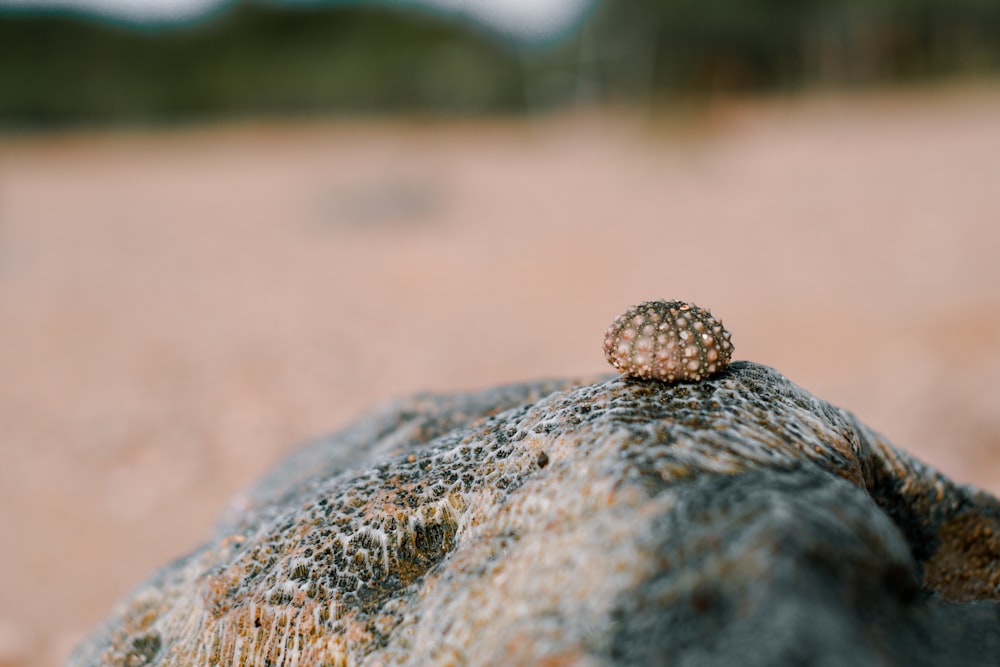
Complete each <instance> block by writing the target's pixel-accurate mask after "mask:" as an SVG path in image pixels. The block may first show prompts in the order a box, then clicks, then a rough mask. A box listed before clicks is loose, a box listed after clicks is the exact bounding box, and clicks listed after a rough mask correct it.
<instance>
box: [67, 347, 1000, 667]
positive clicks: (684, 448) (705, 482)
mask: <svg viewBox="0 0 1000 667" xmlns="http://www.w3.org/2000/svg"><path fill="white" fill-rule="evenodd" d="M998 559H1000V503H998V501H997V500H996V499H994V498H993V497H991V496H988V495H987V494H985V493H982V492H979V491H977V490H975V489H972V488H970V487H966V486H962V485H958V484H955V483H953V482H951V481H950V480H948V479H946V478H944V477H943V476H942V475H940V474H939V473H937V472H936V471H934V470H932V469H930V468H928V467H926V466H924V465H923V464H921V463H919V462H918V461H916V460H913V459H912V458H910V457H909V456H907V455H906V454H905V453H903V452H901V451H899V450H896V449H893V448H892V447H891V446H890V445H889V444H888V443H886V442H885V441H884V440H883V439H882V438H881V437H880V436H879V435H878V434H876V433H874V432H873V431H871V430H869V429H868V428H867V427H865V426H864V425H862V424H860V423H858V421H857V420H856V419H855V418H854V417H853V416H852V415H850V414H849V413H847V412H845V411H843V410H840V409H838V408H835V407H833V406H830V405H829V404H827V403H825V402H823V401H821V400H819V399H817V398H815V397H813V396H811V395H810V394H808V393H807V392H805V391H803V390H802V389H800V388H798V387H796V386H795V385H794V384H792V383H791V382H789V381H788V380H786V379H785V378H784V377H783V376H781V375H780V374H778V373H777V372H775V371H773V370H771V369H769V368H766V367H763V366H759V365H755V364H751V363H747V362H736V363H734V364H733V365H732V366H731V367H730V368H729V369H728V370H726V371H725V372H723V373H721V374H719V375H717V376H714V377H712V378H710V379H707V380H703V381H701V382H697V383H679V384H673V385H668V384H664V383H661V382H657V381H644V380H627V379H623V378H614V379H608V380H604V381H601V382H597V383H595V384H585V383H576V382H570V381H567V382H554V383H535V384H525V385H518V386H511V387H503V388H499V389H494V390H489V391H486V392H481V393H476V394H468V395H456V396H419V397H416V398H413V399H410V400H404V401H399V402H397V403H395V404H392V405H390V406H388V407H387V408H385V409H383V410H381V411H378V412H376V413H374V414H372V415H370V416H369V417H367V418H365V419H363V420H361V421H359V422H358V423H357V424H356V425H354V426H353V427H351V428H349V429H348V430H347V431H345V432H343V433H341V434H339V435H337V436H335V437H332V438H330V439H327V440H322V441H319V442H316V443H313V444H311V445H309V446H307V447H305V448H303V449H302V450H300V451H299V452H297V453H296V454H293V455H292V456H291V457H290V458H289V459H288V460H286V461H285V462H284V463H283V464H282V465H281V466H279V467H278V469H276V470H275V471H274V472H273V473H272V474H271V475H269V476H268V477H267V478H265V479H264V480H262V481H261V482H260V483H259V484H258V485H257V486H256V487H255V488H253V489H251V490H250V491H249V492H248V493H247V494H245V495H244V496H241V497H240V498H237V499H236V500H235V501H234V504H233V508H232V510H231V511H230V512H229V513H228V514H227V516H226V517H224V518H223V520H222V521H220V523H219V526H218V530H217V533H216V536H215V537H214V539H213V540H211V541H210V542H209V543H208V544H207V545H205V546H204V547H203V548H201V549H199V550H197V551H196V552H194V553H192V554H190V555H189V556H187V557H186V558H183V559H181V560H179V561H177V562H175V563H173V564H171V565H169V566H167V567H166V568H164V569H163V570H161V571H160V572H159V573H158V574H157V575H155V576H154V577H153V578H152V579H151V580H150V581H149V582H147V584H145V585H144V586H142V587H140V588H139V589H138V590H136V591H135V592H134V593H133V595H132V596H131V597H130V598H129V599H128V600H126V601H124V602H123V603H122V604H121V605H120V606H119V607H118V608H117V609H116V610H115V611H114V612H113V614H112V616H111V618H110V619H109V620H108V622H107V623H106V624H105V625H104V626H103V627H102V628H101V629H100V630H99V631H98V632H96V633H95V634H94V635H93V636H92V637H91V638H90V639H88V640H87V641H86V642H85V643H84V644H83V645H82V646H81V647H80V648H79V649H78V650H77V652H76V653H75V654H74V656H73V657H72V658H71V659H70V662H69V664H70V665H72V666H84V665H102V664H108V665H122V666H126V665H128V666H133V667H134V666H138V665H209V664H222V665H265V664H267V665H368V666H375V665H391V664H403V663H405V664H412V665H462V664H469V665H523V664H543V665H551V666H555V665H571V664H579V665H587V666H591V665H650V664H670V665H716V664H720V665H723V664H742V665H788V666H792V665H802V664H816V665H831V666H832V665H845V666H846V665H895V664H899V665H950V664H953V665H994V664H996V660H997V659H996V656H997V655H1000V603H998V600H1000V561H998Z"/></svg>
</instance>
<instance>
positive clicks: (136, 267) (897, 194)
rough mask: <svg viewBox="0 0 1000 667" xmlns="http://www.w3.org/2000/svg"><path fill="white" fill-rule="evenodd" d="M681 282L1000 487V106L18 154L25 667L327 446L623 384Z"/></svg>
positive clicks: (743, 109)
mask: <svg viewBox="0 0 1000 667" xmlns="http://www.w3.org/2000/svg"><path fill="white" fill-rule="evenodd" d="M658 297H667V298H675V297H676V298H686V299H690V300H693V301H695V302H697V303H699V304H701V305H704V306H708V307H710V308H711V309H712V310H713V311H714V312H715V313H716V314H717V315H720V316H721V317H722V318H723V319H724V320H725V322H726V323H727V325H728V327H729V328H730V330H732V332H733V338H734V342H735V344H736V357H737V358H743V359H752V360H754V361H758V362H762V363H766V364H770V365H772V366H775V367H777V368H778V369H779V370H781V371H782V372H783V373H785V374H786V375H787V376H788V377H790V378H791V379H792V380H794V381H796V382H798V383H799V384H801V385H802V386H804V387H806V388H807V389H809V390H811V391H813V392H814V393H816V394H818V395H819V396H822V397H824V398H826V399H828V400H830V401H832V402H834V403H836V404H839V405H842V406H844V407H847V408H849V409H851V410H853V411H855V412H856V413H857V414H858V415H859V416H861V418H862V419H864V420H865V421H867V422H868V423H869V424H871V425H872V426H874V427H875V428H877V429H879V430H881V431H883V432H884V433H886V434H887V435H888V436H889V437H890V438H891V439H893V441H894V442H896V443H897V444H899V445H901V446H903V447H905V448H907V449H909V450H911V451H913V452H915V453H916V454H917V455H919V456H921V457H922V458H924V459H926V460H928V461H930V462H933V463H934V464H935V465H937V466H939V467H940V468H942V469H944V470H945V471H946V472H948V473H949V474H951V475H952V476H954V477H957V478H958V479H961V480H963V481H968V482H971V483H975V484H977V485H980V486H982V487H985V488H987V489H990V490H992V491H993V492H1000V409H998V408H1000V90H998V89H983V88H978V89H962V90H950V91H946V92H941V91H938V92H935V93H929V92H926V91H925V92H922V93H908V94H898V93H897V94H882V95H874V96H873V95H869V96H865V97H858V98H809V99H806V100H793V101H788V100H785V101H770V102H766V103H754V104H730V105H725V106H719V107H717V108H715V109H714V110H712V112H711V113H708V114H706V115H703V116H699V117H698V118H697V119H695V120H691V119H689V120H688V121H683V120H677V119H673V120H657V121H650V119H648V118H645V119H641V118H639V117H637V116H636V115H635V114H631V113H596V112H587V113H571V114H564V115H558V116H552V117H546V118H541V119H535V120H532V121H530V122H524V121H521V122H518V121H468V122H461V123H430V122H417V121H412V122H399V121H397V122H372V123H362V122H339V123H310V124H299V125H273V124H268V125H253V124H241V125H234V126H221V127H212V128H196V129H186V130H175V131H169V132H161V133H140V132H132V133H102V134H93V135H88V134H70V135H59V136H35V137H8V138H0V377H2V378H3V381H2V383H0V461H2V464H0V535H2V536H3V537H2V539H3V548H2V550H0V573H2V574H0V665H2V666H3V667H10V666H11V665H17V666H18V667H35V666H40V665H48V664H58V663H59V662H60V661H61V660H62V659H63V658H64V657H65V655H66V654H67V653H68V651H69V650H70V648H71V647H72V645H73V643H74V642H76V641H77V640H78V639H79V638H80V637H81V636H82V634H83V633H85V632H86V631H88V630H89V629H91V628H92V627H93V626H94V625H95V624H96V623H98V622H99V621H100V619H101V618H102V617H103V616H104V615H105V614H106V613H107V612H108V610H109V608H110V606H111V605H112V604H113V603H114V601H115V600H116V599H118V598H120V597H121V596H122V595H124V594H125V593H126V592H127V591H128V590H129V589H130V588H131V587H132V586H134V585H136V584H137V583H139V582H140V581H141V580H143V579H144V578H145V577H146V576H147V575H148V574H149V573H150V572H151V571H152V570H153V569H154V568H156V567H157V566H159V565H161V564H163V563H165V562H166V561H168V560H170V559H172V558H174V557H176V556H179V555H181V554H183V553H184V552H186V551H188V550H190V549H191V548H193V547H194V546H195V545H197V544H198V543H199V542H200V541H202V540H204V539H205V537H206V536H207V535H208V533H209V530H210V526H211V525H212V522H213V520H214V518H215V517H216V516H217V515H218V513H219V512H220V511H221V509H222V508H223V507H224V504H225V502H226V499H227V498H228V497H229V496H230V495H232V494H233V493H234V492H235V491H236V490H238V489H240V488H241V487H243V486H245V485H246V484H248V483H250V482H251V481H252V480H253V479H254V478H255V477H257V476H258V475H260V474H261V473H262V472H263V471H264V470H266V469H267V468H268V467H269V466H270V465H271V464H272V463H273V462H274V461H275V460H277V459H278V458H279V457H280V456H281V455H282V454H283V453H285V452H287V451H288V450H289V449H290V448H292V447H293V446H294V445H295V444H296V443H297V442H300V441H302V440H304V439H307V438H310V437H313V436H317V435H320V434H323V433H327V432H330V431H332V430H335V429H337V428H339V427H341V426H343V425H345V424H346V423H347V422H349V421H350V420H351V419H352V418H354V417H356V416H358V415H359V414H360V413H361V412H363V411H364V410H366V409H368V408H369V407H371V406H373V405H374V404H376V403H378V402H379V401H382V400H384V399H387V398H389V397H392V396H395V395H400V394H406V393H409V392H412V391H416V390H422V389H430V390H458V389H465V388H476V387H482V386H486V385H491V384H496V383H502V382H510V381H516V380H519V379H526V378H536V377H540V376H561V375H579V374H589V373H595V372H603V371H605V370H607V368H606V366H605V363H604V361H603V358H602V355H601V349H600V347H601V338H602V334H603V331H604V328H605V327H606V326H607V324H608V323H609V322H610V321H611V319H612V318H613V316H614V315H615V314H616V313H618V312H619V311H621V310H622V309H623V308H624V307H625V306H627V305H629V304H632V303H636V302H638V301H641V300H646V299H650V298H658Z"/></svg>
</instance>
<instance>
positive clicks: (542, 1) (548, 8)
mask: <svg viewBox="0 0 1000 667" xmlns="http://www.w3.org/2000/svg"><path fill="white" fill-rule="evenodd" d="M224 1H225V0H0V6H9V7H18V8H31V9H45V10H66V9H73V10H83V11H92V12H95V13H97V14H100V15H103V16H108V17H111V18H115V19H119V20H127V21H138V22H146V21H183V20H189V19H193V18H197V17H198V16H199V15H200V14H202V13H204V12H207V11H211V10H212V9H214V8H216V7H218V6H220V5H221V3H222V2H224ZM275 1H276V2H277V1H281V0H275ZM284 1H286V2H289V3H296V2H297V3H304V2H308V1H309V0H284ZM352 4H362V2H358V1H355V2H354V3H352ZM378 4H382V5H387V4H396V5H401V6H407V5H409V6H416V7H429V8H433V9H438V10H440V11H442V12H445V13H449V14H457V15H460V16H463V17H468V18H470V19H472V20H475V21H477V22H480V23H483V24H485V25H487V26H488V27H491V28H493V29H495V30H497V31H499V32H502V33H505V34H508V35H511V36H514V37H519V38H523V39H546V38H549V37H552V36H554V35H557V34H558V33H560V32H562V31H564V30H566V29H567V28H569V27H570V26H572V25H573V24H574V23H575V22H576V21H577V20H578V19H579V18H580V16H581V15H582V14H583V12H584V11H585V10H586V9H587V7H588V6H589V5H590V4H591V0H396V1H395V2H393V3H390V2H388V1H387V0H383V1H381V2H379V3H378Z"/></svg>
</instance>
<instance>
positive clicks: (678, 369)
mask: <svg viewBox="0 0 1000 667" xmlns="http://www.w3.org/2000/svg"><path fill="white" fill-rule="evenodd" d="M604 356H605V357H606V358H607V360H608V363H610V364H611V365H612V366H614V367H615V368H617V369H618V370H619V371H621V372H622V373H624V374H625V375H627V376H630V377H638V378H646V379H653V380H662V381H664V382H678V381H681V380H692V381H693V380H701V379H702V378H706V377H709V376H710V375H714V374H715V373H718V372H720V371H722V370H724V369H725V368H726V367H727V366H729V360H730V359H731V358H732V356H733V343H732V336H731V335H730V333H729V332H728V331H726V328H725V327H723V326H722V322H721V321H720V320H718V319H716V318H715V317H713V316H712V313H710V312H708V311H707V310H705V309H704V308H699V307H698V306H696V305H694V304H692V303H685V302H684V301H647V302H646V303H641V304H639V305H638V306H632V307H631V308H629V309H628V310H627V311H625V312H624V313H622V314H621V315H619V316H618V317H616V318H615V321H614V322H613V323H612V324H611V326H610V327H608V330H607V332H606V333H605V334H604Z"/></svg>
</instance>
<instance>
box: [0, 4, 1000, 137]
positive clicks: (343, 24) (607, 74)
mask: <svg viewBox="0 0 1000 667" xmlns="http://www.w3.org/2000/svg"><path fill="white" fill-rule="evenodd" d="M998 72H1000V2H996V1H995V0H865V1H861V0H797V1H794V2H793V1H791V0H712V1H710V2H698V1H696V0H661V1H655V0H614V1H606V2H603V3H601V4H599V5H598V6H596V7H595V8H594V10H593V11H592V12H590V13H589V14H588V16H587V17H586V20H584V21H582V23H581V24H580V25H579V26H578V27H577V29H575V30H573V31H572V32H570V33H569V34H566V35H564V36H563V37H562V38H560V39H558V40H552V41H550V42H547V43H540V44H526V43H515V42H511V41H509V40H507V39H504V38H502V37H501V36H499V35H498V34H495V33H491V32H489V31H488V30H486V29H485V28H482V27H479V26H475V25H472V24H470V23H468V22H463V21H460V20H458V19H456V18H454V17H449V16H448V15H445V14H435V13H433V12H431V11H429V10H428V11H423V12H421V11H416V10H414V9H413V8H412V6H407V7H406V8H403V7H399V8H394V7H391V6H387V5H376V6H373V5H359V4H350V5H342V4H341V5H338V4H322V3H321V4H312V3H310V4H291V5H289V4H285V5H281V4H276V3H264V2H253V1H241V2H234V3H231V4H229V5H227V6H226V8H225V9H224V10H223V11H220V12H218V13H216V14H213V15H211V16H208V17H206V18H205V19H204V20H202V21H200V22H197V23H193V24H189V25H183V26H164V27H155V26H140V25H126V24H114V23H108V22H100V21H98V20H97V19H94V18H88V17H86V16H83V15H75V14H67V13H51V12H49V13H45V12H39V11H30V10H24V9H13V8H11V7H6V8H5V7H3V6H0V128H6V129H12V128H13V129H17V128H39V127H52V126H64V125H74V124H88V125H93V124H98V125H100V124H107V123H119V122H126V123H135V122H138V123H147V122H154V123H163V122H174V121H187V120H190V119H198V118H210V117H220V116H233V115H272V114H279V115H289V114H292V115H296V114H319V113H323V114H325V113H331V112H332V113H341V114H360V113H372V112H377V113H392V112H422V113H462V114H467V113H484V112H489V113H509V112H520V111H533V110H538V109H546V108H552V107H558V106H561V105H566V104H570V103H573V102H575V101H579V100H581V99H585V100H597V101H614V102H626V103H630V102H632V103H634V102H638V103H642V104H646V103H650V102H653V103H655V102H659V101H663V100H666V99H675V98H676V97H677V96H678V95H681V96H685V97H691V96H693V97H705V96H711V95H715V94H719V93H727V92H740V93H745V92H761V91H772V90H798V89H801V88H805V87H815V86H838V87H839V86H848V87H855V86H864V85H871V84H881V83H887V82H900V81H903V82H907V81H924V80H933V79H941V78H946V77H953V76H956V75H966V74H970V75H976V76H983V75H988V76H993V75H996V74H997V73H998Z"/></svg>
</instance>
